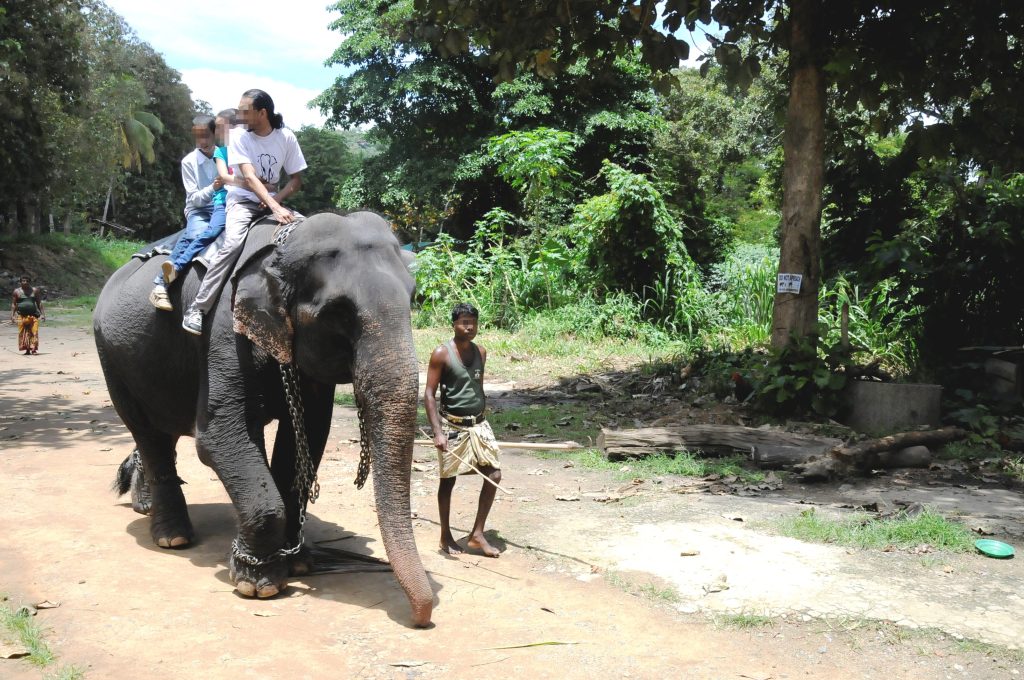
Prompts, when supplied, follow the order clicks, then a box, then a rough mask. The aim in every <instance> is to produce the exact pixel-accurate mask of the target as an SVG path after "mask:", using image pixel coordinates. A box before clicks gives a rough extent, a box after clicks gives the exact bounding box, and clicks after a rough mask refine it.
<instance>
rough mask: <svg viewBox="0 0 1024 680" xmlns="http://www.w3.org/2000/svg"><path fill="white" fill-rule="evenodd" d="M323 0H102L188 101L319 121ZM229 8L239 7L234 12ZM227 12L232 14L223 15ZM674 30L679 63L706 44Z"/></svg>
mask: <svg viewBox="0 0 1024 680" xmlns="http://www.w3.org/2000/svg"><path fill="white" fill-rule="evenodd" d="M328 2H329V0H286V2H281V1H280V0H248V1H247V2H245V3H220V2H216V1H215V0H172V1H168V0H106V3H107V5H109V6H110V8H111V9H113V10H114V11H115V12H117V13H118V14H120V15H121V16H122V17H124V19H125V21H127V22H128V25H129V26H131V27H132V28H133V29H134V30H135V32H136V33H137V34H138V35H139V38H141V39H142V40H144V41H145V42H147V43H149V44H150V45H151V46H152V47H153V49H155V50H156V51H157V52H160V53H161V54H163V56H164V60H165V61H166V62H167V64H168V65H169V66H170V67H171V68H174V69H177V70H178V71H180V72H181V79H182V81H183V82H184V83H185V84H186V85H188V87H189V88H191V90H192V98H193V99H203V100H205V101H207V102H209V104H210V106H211V107H212V108H213V111H214V113H216V112H217V111H220V110H221V109H225V108H228V107H233V106H238V100H239V98H240V96H241V94H242V93H243V92H245V91H246V90H248V89H251V88H254V87H256V88H259V89H261V90H265V91H266V92H267V93H269V94H270V96H271V97H272V98H273V100H274V104H275V106H276V109H277V111H278V112H279V113H281V114H282V115H284V122H285V125H287V126H288V127H290V128H292V129H296V130H297V129H298V128H300V127H301V126H303V125H322V124H323V123H324V120H325V119H324V117H323V116H321V115H320V113H319V111H316V110H313V109H309V108H307V106H306V104H307V103H308V102H309V101H310V100H311V99H313V98H314V97H316V96H317V95H319V94H320V93H321V92H323V91H324V90H325V89H327V88H328V87H330V86H331V84H333V83H334V81H335V79H336V78H337V77H338V76H339V75H341V74H343V73H344V70H343V69H342V68H340V67H338V66H334V67H331V68H328V67H326V66H324V61H326V60H327V58H328V57H330V56H331V54H333V53H334V50H335V49H336V48H337V47H338V45H340V44H341V39H342V35H341V33H339V32H338V31H332V30H330V28H328V27H329V26H330V24H331V22H332V21H333V20H334V19H335V18H337V16H338V14H337V13H336V12H333V11H330V10H328V9H327V7H328ZM237 8H242V10H243V11H242V12H241V13H239V12H238V9H237ZM232 10H234V11H235V14H233V15H232V14H231V13H230V12H231V11H232ZM677 35H678V36H679V37H680V38H682V39H684V40H686V41H688V42H691V44H694V45H696V47H697V49H691V50H690V58H689V59H688V60H687V61H686V62H685V64H686V65H687V66H697V65H698V63H697V61H696V58H697V57H698V56H699V55H700V53H701V51H706V50H707V49H708V46H707V39H706V38H705V37H704V35H703V34H702V32H701V31H697V32H696V33H695V34H694V35H692V36H691V35H690V34H689V32H688V31H686V29H685V28H681V29H680V31H679V32H678V33H677Z"/></svg>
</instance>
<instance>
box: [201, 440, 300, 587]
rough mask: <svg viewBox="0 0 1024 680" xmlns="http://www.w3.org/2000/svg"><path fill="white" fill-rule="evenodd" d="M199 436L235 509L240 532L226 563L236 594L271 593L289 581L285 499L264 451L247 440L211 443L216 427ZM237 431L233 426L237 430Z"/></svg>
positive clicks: (233, 542)
mask: <svg viewBox="0 0 1024 680" xmlns="http://www.w3.org/2000/svg"><path fill="white" fill-rule="evenodd" d="M212 425H213V427H212V428H210V429H207V431H206V432H204V433H201V434H200V436H199V446H200V447H202V448H204V449H206V453H205V455H207V456H209V459H210V461H211V462H212V463H213V468H214V469H215V470H216V471H217V475H218V476H219V477H220V479H221V481H222V482H223V483H224V488H225V489H226V490H227V492H228V495H229V496H230V497H231V502H232V503H233V504H234V506H235V510H236V511H237V512H238V535H237V536H236V537H235V540H234V541H232V543H231V555H230V557H229V560H228V568H229V572H230V577H231V580H232V582H233V583H234V584H235V588H236V589H237V590H238V592H239V593H241V594H242V595H245V596H247V597H261V598H264V597H273V596H274V595H277V594H278V593H279V592H281V591H282V590H284V589H285V587H286V586H287V585H288V552H287V545H286V536H285V528H286V526H287V513H286V512H285V507H284V501H283V499H282V498H281V494H279V493H278V490H277V485H276V484H275V483H274V478H273V477H272V476H271V474H270V469H269V468H268V467H267V459H266V455H265V454H264V453H263V451H262V450H261V449H260V448H259V447H258V446H257V445H256V444H255V443H254V442H253V441H251V440H246V441H244V442H238V441H235V442H229V443H228V444H227V445H226V446H225V447H224V448H225V449H226V450H220V449H221V447H218V446H211V439H212V440H214V441H215V440H217V439H219V437H217V432H218V430H219V427H218V426H217V425H216V424H212ZM235 432H237V430H235Z"/></svg>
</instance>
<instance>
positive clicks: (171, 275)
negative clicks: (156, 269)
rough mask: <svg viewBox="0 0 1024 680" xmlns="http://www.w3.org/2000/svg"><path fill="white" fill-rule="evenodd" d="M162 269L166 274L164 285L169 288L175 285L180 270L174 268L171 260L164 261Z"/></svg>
mask: <svg viewBox="0 0 1024 680" xmlns="http://www.w3.org/2000/svg"><path fill="white" fill-rule="evenodd" d="M160 269H161V270H163V273H164V285H165V286H169V285H171V284H172V283H174V279H176V278H178V270H177V269H175V268H174V265H173V264H171V261H170V260H164V262H163V264H161V265H160Z"/></svg>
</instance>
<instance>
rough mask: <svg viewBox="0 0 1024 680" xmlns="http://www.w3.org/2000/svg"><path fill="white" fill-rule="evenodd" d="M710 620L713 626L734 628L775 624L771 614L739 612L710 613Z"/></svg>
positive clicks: (740, 628) (748, 628) (745, 628)
mask: <svg viewBox="0 0 1024 680" xmlns="http://www.w3.org/2000/svg"><path fill="white" fill-rule="evenodd" d="M711 622H712V624H713V625H714V626H715V628H736V629H738V630H750V629H753V628H769V627H771V626H774V625H775V624H776V620H775V618H774V617H772V616H766V615H764V614H751V613H750V612H740V613H738V614H712V615H711Z"/></svg>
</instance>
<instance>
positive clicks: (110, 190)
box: [100, 177, 114, 238]
mask: <svg viewBox="0 0 1024 680" xmlns="http://www.w3.org/2000/svg"><path fill="white" fill-rule="evenodd" d="M113 193H114V178H113V177H111V178H110V183H109V184H107V200H105V201H103V222H106V221H107V211H108V210H109V209H110V196H111V194H113ZM103 222H100V238H103V231H104V228H105V227H106V226H107V225H105V224H103Z"/></svg>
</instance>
